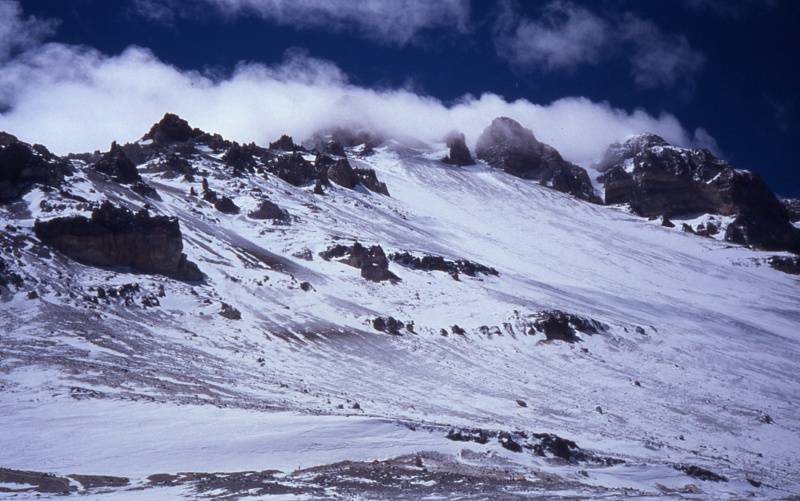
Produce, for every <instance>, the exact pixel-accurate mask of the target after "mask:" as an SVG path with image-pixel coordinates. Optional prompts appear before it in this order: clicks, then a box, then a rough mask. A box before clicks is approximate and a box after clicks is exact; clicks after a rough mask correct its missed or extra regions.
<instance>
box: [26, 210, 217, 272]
mask: <svg viewBox="0 0 800 501" xmlns="http://www.w3.org/2000/svg"><path fill="white" fill-rule="evenodd" d="M34 231H35V233H36V236H37V237H38V238H39V240H41V241H42V242H43V243H44V244H46V245H49V246H51V247H54V248H56V249H57V250H59V251H61V252H62V253H63V254H65V255H66V256H68V257H70V258H72V259H74V260H76V261H78V262H80V263H83V264H87V265H90V266H103V267H126V268H130V269H132V270H135V271H140V272H143V273H155V274H160V275H165V276H168V277H172V278H176V279H179V280H188V281H200V280H202V279H203V274H202V273H201V272H200V270H199V269H198V268H197V265H196V264H194V263H193V262H191V261H189V260H188V259H187V257H186V254H183V253H182V252H181V251H182V250H183V242H182V236H181V230H180V226H179V224H178V220H177V219H175V218H169V217H166V216H151V215H150V214H148V213H147V211H146V210H142V211H140V212H138V213H136V214H134V213H133V212H131V211H130V210H128V209H125V208H121V207H115V206H114V205H112V204H111V203H110V202H108V201H106V202H103V204H102V205H101V206H100V207H99V208H97V209H95V210H94V211H92V216H91V218H86V217H83V216H72V217H59V218H55V219H51V220H49V221H39V220H37V221H36V223H35V224H34Z"/></svg>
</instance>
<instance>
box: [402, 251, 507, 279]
mask: <svg viewBox="0 0 800 501" xmlns="http://www.w3.org/2000/svg"><path fill="white" fill-rule="evenodd" d="M389 259H390V260H392V261H394V262H395V263H397V264H399V265H400V266H405V267H406V268H411V269H414V270H424V271H443V272H445V273H448V274H450V276H451V277H453V279H455V280H458V277H459V273H463V274H465V275H467V276H470V277H475V276H477V275H478V274H484V275H494V276H496V275H498V273H497V270H495V269H494V268H491V267H489V266H484V265H482V264H479V263H476V262H473V261H468V260H466V259H459V260H457V261H449V260H447V259H445V258H444V257H442V256H433V255H430V254H425V255H423V256H421V257H419V256H414V255H413V254H411V253H409V252H395V253H394V254H391V255H390V256H389Z"/></svg>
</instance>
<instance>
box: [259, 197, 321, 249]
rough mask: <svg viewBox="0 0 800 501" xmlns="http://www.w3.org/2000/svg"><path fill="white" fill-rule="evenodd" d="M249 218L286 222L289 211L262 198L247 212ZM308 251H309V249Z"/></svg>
mask: <svg viewBox="0 0 800 501" xmlns="http://www.w3.org/2000/svg"><path fill="white" fill-rule="evenodd" d="M247 217H249V218H250V219H261V220H263V219H271V220H273V221H274V222H279V223H286V222H288V221H289V217H290V216H289V212H287V211H286V210H285V209H281V208H280V207H279V206H278V204H276V203H274V202H272V201H270V200H262V201H261V202H259V204H258V208H256V210H254V211H250V212H249V213H248V214H247ZM309 252H310V251H309Z"/></svg>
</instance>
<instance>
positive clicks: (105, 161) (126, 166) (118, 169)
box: [92, 142, 142, 184]
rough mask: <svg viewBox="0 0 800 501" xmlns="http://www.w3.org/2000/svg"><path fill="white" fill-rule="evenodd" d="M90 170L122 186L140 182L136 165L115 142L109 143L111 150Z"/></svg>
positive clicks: (140, 178)
mask: <svg viewBox="0 0 800 501" xmlns="http://www.w3.org/2000/svg"><path fill="white" fill-rule="evenodd" d="M92 168H93V169H94V170H96V171H97V172H101V173H103V174H105V175H107V176H109V177H111V179H113V180H114V181H116V182H118V183H122V184H133V183H137V182H140V181H141V180H142V177H141V176H140V175H139V171H138V170H136V165H134V164H133V162H131V160H130V159H129V158H128V155H126V154H125V151H124V150H123V149H122V147H121V146H119V145H118V144H117V143H116V142H113V143H111V149H110V150H109V151H108V152H107V153H106V154H104V155H103V156H102V158H100V160H98V161H97V162H96V163H95V164H94V165H92Z"/></svg>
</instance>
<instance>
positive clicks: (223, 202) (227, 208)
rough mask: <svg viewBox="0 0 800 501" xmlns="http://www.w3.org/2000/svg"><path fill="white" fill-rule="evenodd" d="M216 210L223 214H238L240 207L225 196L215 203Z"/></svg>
mask: <svg viewBox="0 0 800 501" xmlns="http://www.w3.org/2000/svg"><path fill="white" fill-rule="evenodd" d="M214 208H215V209H217V210H218V211H220V212H222V213H223V214H238V213H239V206H238V205H236V203H235V202H234V201H233V200H231V199H230V198H228V197H226V196H223V197H221V198H218V199H217V200H216V201H215V202H214Z"/></svg>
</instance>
